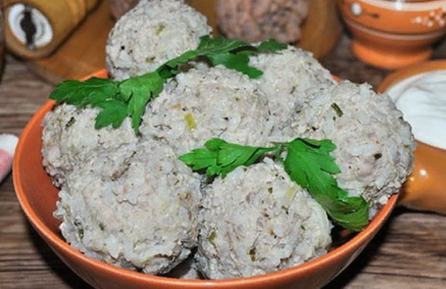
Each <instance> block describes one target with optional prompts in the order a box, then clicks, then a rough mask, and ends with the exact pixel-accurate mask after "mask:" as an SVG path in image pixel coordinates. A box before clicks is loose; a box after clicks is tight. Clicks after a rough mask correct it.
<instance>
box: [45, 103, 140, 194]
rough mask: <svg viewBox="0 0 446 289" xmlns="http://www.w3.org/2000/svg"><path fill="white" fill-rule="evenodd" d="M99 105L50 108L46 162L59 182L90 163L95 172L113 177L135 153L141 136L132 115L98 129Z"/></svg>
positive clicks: (46, 129)
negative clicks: (130, 117)
mask: <svg viewBox="0 0 446 289" xmlns="http://www.w3.org/2000/svg"><path fill="white" fill-rule="evenodd" d="M98 113H99V110H98V109H95V108H85V109H79V108H76V107H75V106H73V105H67V104H62V105H59V106H57V107H56V108H55V109H54V110H53V111H51V112H49V113H48V114H47V115H46V117H45V119H44V121H43V124H42V125H43V133H42V155H43V165H44V166H45V168H46V170H47V172H48V173H49V174H50V175H51V176H53V177H54V182H55V184H56V185H61V184H62V183H63V182H64V179H65V176H66V175H67V174H68V173H70V172H72V171H73V170H75V169H78V168H79V167H84V166H86V165H89V166H90V169H91V170H92V171H93V173H94V174H96V175H100V176H102V177H109V178H113V177H116V176H118V175H119V174H121V173H122V168H123V167H124V166H125V164H126V163H128V161H129V159H130V158H131V156H132V155H133V154H134V153H135V150H136V145H137V143H138V138H137V137H136V135H135V133H134V131H133V129H132V127H131V123H130V121H129V119H126V120H125V121H124V122H123V124H122V125H121V127H119V128H117V129H113V128H111V127H106V128H102V129H99V130H98V129H95V127H94V125H95V119H96V116H97V114H98Z"/></svg>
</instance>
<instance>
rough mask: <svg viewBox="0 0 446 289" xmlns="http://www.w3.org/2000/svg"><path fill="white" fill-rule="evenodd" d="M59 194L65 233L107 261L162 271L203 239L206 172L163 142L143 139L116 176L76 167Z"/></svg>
mask: <svg viewBox="0 0 446 289" xmlns="http://www.w3.org/2000/svg"><path fill="white" fill-rule="evenodd" d="M59 197H60V199H59V201H58V203H57V211H56V212H55V216H56V217H58V218H59V219H61V220H62V224H61V225H60V230H61V232H62V235H63V236H64V237H65V239H66V240H67V241H68V242H69V243H70V244H71V245H73V246H74V247H76V248H78V249H79V250H81V251H82V252H84V253H85V254H86V255H88V256H91V257H94V258H97V259H101V260H104V261H105V262H108V263H111V264H116V265H119V266H121V267H124V268H129V269H138V270H142V271H143V272H145V273H149V274H162V273H167V272H168V271H170V270H171V269H172V268H173V267H175V266H176V265H178V264H179V263H181V262H182V261H183V260H185V259H186V258H187V257H188V256H189V254H190V253H191V251H192V249H193V248H194V247H195V246H196V245H197V237H198V230H197V216H198V209H199V203H200V200H201V191H200V177H199V176H198V175H197V174H195V173H192V171H191V170H190V169H189V168H188V167H186V166H185V165H184V164H183V163H182V162H181V161H179V160H178V159H177V157H176V155H175V154H174V153H173V151H172V150H171V149H170V148H169V147H168V146H165V145H163V144H162V143H159V142H155V141H153V140H147V141H144V142H142V143H141V144H139V146H138V149H137V153H136V154H135V155H134V156H133V157H132V159H131V161H130V163H129V165H128V166H127V167H126V168H125V172H124V173H123V175H122V176H120V177H119V178H117V179H116V180H104V179H101V178H100V177H98V176H97V175H95V174H93V173H91V171H90V170H89V169H88V168H84V169H80V170H76V171H74V172H72V173H71V174H69V175H68V176H67V180H66V183H65V184H64V186H63V188H62V190H61V192H60V193H59Z"/></svg>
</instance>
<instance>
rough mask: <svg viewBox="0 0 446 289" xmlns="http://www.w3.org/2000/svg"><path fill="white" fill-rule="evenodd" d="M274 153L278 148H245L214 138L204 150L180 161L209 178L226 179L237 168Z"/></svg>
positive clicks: (206, 144)
mask: <svg viewBox="0 0 446 289" xmlns="http://www.w3.org/2000/svg"><path fill="white" fill-rule="evenodd" d="M273 151H277V147H271V148H262V147H251V146H243V145H238V144H233V143H228V142H226V141H224V140H222V139H219V138H213V139H211V140H208V141H207V142H206V143H205V144H204V147H203V148H198V149H194V150H192V151H191V152H190V153H187V154H184V155H182V156H180V158H179V159H180V160H181V161H183V162H184V163H185V164H187V165H188V166H190V167H191V168H192V169H193V170H194V171H204V172H205V173H206V175H207V176H208V177H214V176H223V177H225V176H226V175H227V174H229V173H230V172H232V171H233V170H235V169H236V168H237V167H240V166H249V165H252V164H253V163H255V162H256V161H258V160H259V159H260V158H261V157H263V156H264V155H265V154H267V153H271V152H273Z"/></svg>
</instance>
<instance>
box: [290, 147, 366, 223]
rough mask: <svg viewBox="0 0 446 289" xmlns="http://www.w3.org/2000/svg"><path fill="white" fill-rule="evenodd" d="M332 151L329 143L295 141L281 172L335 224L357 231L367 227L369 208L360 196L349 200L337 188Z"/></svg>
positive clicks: (344, 192)
mask: <svg viewBox="0 0 446 289" xmlns="http://www.w3.org/2000/svg"><path fill="white" fill-rule="evenodd" d="M335 148H336V146H335V145H334V144H333V143H332V142H331V141H330V140H322V141H315V140H309V139H295V140H293V141H292V142H290V143H289V144H288V145H287V151H288V153H287V156H286V158H285V162H284V166H285V170H286V172H287V173H288V175H289V176H290V178H291V179H292V180H293V181H295V182H296V183H297V184H299V185H300V186H302V187H303V188H305V189H307V190H308V192H309V193H310V194H311V195H312V196H313V198H314V199H315V200H316V201H317V202H318V203H319V204H320V205H321V206H322V207H323V208H324V210H325V211H326V212H327V213H328V215H329V216H330V217H331V218H332V219H333V220H334V221H335V222H336V223H338V224H339V225H341V226H343V227H344V228H347V229H350V230H353V231H359V230H361V229H362V228H363V227H364V226H366V225H367V224H368V211H369V206H368V204H367V202H366V201H365V200H364V199H363V198H362V197H349V196H348V193H347V192H346V191H344V190H342V189H341V188H339V187H338V184H337V181H336V179H335V178H334V177H333V174H337V173H339V172H340V169H339V167H338V166H337V165H336V163H335V160H334V158H333V157H332V156H331V155H330V152H332V151H333V150H334V149H335Z"/></svg>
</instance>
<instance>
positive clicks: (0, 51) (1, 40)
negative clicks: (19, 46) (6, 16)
mask: <svg viewBox="0 0 446 289" xmlns="http://www.w3.org/2000/svg"><path fill="white" fill-rule="evenodd" d="M2 12H3V10H2V7H1V6H0V80H1V76H2V72H3V62H4V61H5V37H4V33H3V15H2Z"/></svg>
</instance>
